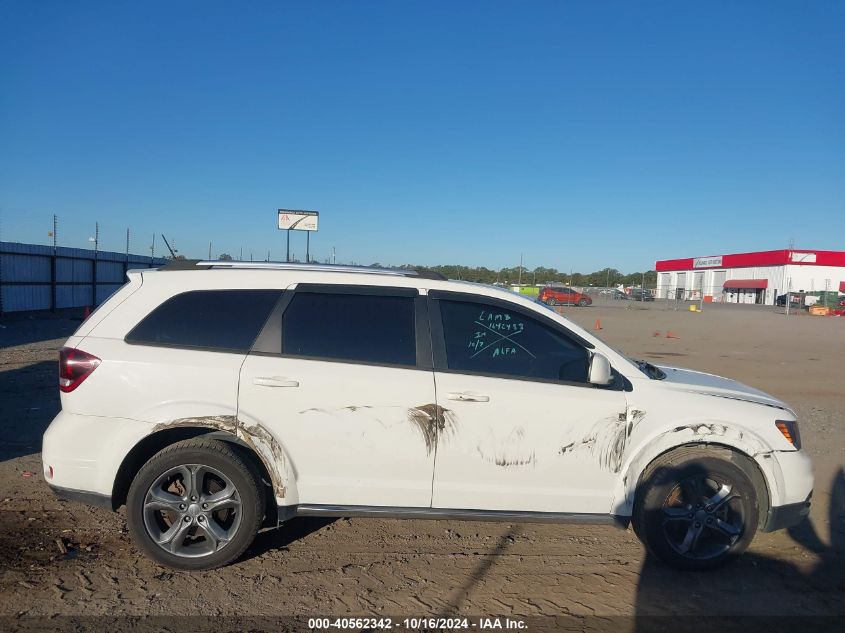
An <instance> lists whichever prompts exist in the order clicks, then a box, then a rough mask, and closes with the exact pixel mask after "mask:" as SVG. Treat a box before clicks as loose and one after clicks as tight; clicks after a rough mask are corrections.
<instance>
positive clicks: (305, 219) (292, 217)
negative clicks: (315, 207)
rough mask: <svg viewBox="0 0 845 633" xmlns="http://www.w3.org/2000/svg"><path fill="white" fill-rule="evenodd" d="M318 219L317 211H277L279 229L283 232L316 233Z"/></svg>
mask: <svg viewBox="0 0 845 633" xmlns="http://www.w3.org/2000/svg"><path fill="white" fill-rule="evenodd" d="M319 219H320V214H319V213H318V212H317V211H297V210H294V209H279V229H281V230H284V231H316V230H317V222H318V220H319Z"/></svg>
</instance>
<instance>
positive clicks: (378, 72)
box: [0, 0, 845, 272]
mask: <svg viewBox="0 0 845 633" xmlns="http://www.w3.org/2000/svg"><path fill="white" fill-rule="evenodd" d="M843 24H845V3H843V2H838V1H833V2H798V1H797V0H796V1H795V2H769V1H767V2H711V3H692V2H688V3H679V2H639V3H633V2H592V1H586V0H585V1H583V2H466V1H462V2H432V1H427V2H419V3H412V2H395V1H390V2H376V1H367V2H347V1H344V2H297V3H281V2H267V3H260V2H252V3H234V2H209V1H204V2H144V3H138V2H108V3H107V2H63V1H61V2H60V1H53V2H49V1H45V2H31V1H29V0H19V1H9V0H0V233H2V235H1V236H0V237H2V239H3V240H11V241H22V242H40V243H48V242H49V241H50V238H49V237H48V236H47V232H48V231H49V230H50V228H51V224H52V214H53V213H56V214H57V215H58V216H59V242H60V244H63V245H67V246H85V245H86V244H87V238H88V236H90V235H92V234H93V230H94V228H93V227H94V223H95V221H99V222H100V223H101V248H103V249H104V250H109V249H114V250H122V248H123V243H124V239H125V231H126V228H127V227H129V228H130V229H131V230H132V234H133V237H132V250H133V251H134V252H142V253H144V252H149V250H148V249H149V244H150V240H151V236H152V234H153V233H159V234H160V233H164V234H165V235H166V236H167V237H168V238H169V239H170V238H172V240H173V241H175V243H176V246H177V248H178V249H179V250H180V252H182V253H184V254H186V255H187V256H194V257H205V256H206V255H207V251H208V243H209V241H211V242H212V243H213V251H214V254H215V255H216V254H218V253H220V252H224V251H225V252H229V253H232V254H234V255H237V254H238V253H239V251H240V248H241V247H243V248H244V255H245V257H248V256H249V253H250V252H252V253H253V255H254V257H255V258H256V259H259V258H260V259H263V258H265V257H266V256H267V251H268V250H269V251H270V253H271V257H272V258H273V259H279V258H281V257H283V256H284V233H282V232H279V231H278V230H277V229H276V228H275V222H276V209H277V208H279V207H286V208H295V209H296V208H304V209H316V210H319V211H320V213H321V229H320V231H319V232H318V233H316V234H314V235H313V236H312V237H313V239H312V242H311V243H312V253H313V254H314V255H315V256H316V257H318V258H320V259H323V258H325V257H327V256H329V254H330V252H331V248H332V247H333V246H334V247H336V249H337V257H338V261H356V262H359V263H371V262H381V263H389V264H400V263H406V262H413V263H421V264H436V263H458V264H467V265H486V266H489V267H492V268H496V267H502V266H513V265H516V264H517V263H518V262H519V256H520V253H521V252H522V253H524V258H525V264H526V265H527V266H529V267H534V266H537V265H545V266H554V267H556V268H559V269H561V270H569V269H570V268H572V269H575V270H581V271H584V272H587V271H590V270H594V269H599V268H602V267H604V266H613V267H616V268H619V269H621V270H623V271H626V272H629V271H634V270H640V269H643V268H649V267H651V266H653V264H654V260H655V259H659V258H669V257H682V256H693V255H709V254H721V253H725V252H736V251H743V250H757V249H760V250H766V249H771V248H782V247H785V246H786V245H787V243H788V242H789V240H790V239H794V240H795V244H796V245H797V246H798V247H804V248H819V249H842V248H845V117H843V112H845V61H843V60H845V37H843ZM157 245H158V252H161V240H160V238H157ZM304 248H305V238H304V235H301V234H300V235H294V236H293V238H292V250H293V251H294V252H295V253H296V254H297V255H298V256H300V257H301V256H302V255H303V254H304Z"/></svg>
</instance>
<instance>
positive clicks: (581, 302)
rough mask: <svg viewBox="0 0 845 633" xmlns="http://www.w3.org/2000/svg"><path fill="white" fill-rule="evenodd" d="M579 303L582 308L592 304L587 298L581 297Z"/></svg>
mask: <svg viewBox="0 0 845 633" xmlns="http://www.w3.org/2000/svg"><path fill="white" fill-rule="evenodd" d="M578 305H579V306H581V307H582V308H586V307H587V306H588V305H590V304H589V302H588V301H587V300H586V299H581V300H580V301H579V302H578Z"/></svg>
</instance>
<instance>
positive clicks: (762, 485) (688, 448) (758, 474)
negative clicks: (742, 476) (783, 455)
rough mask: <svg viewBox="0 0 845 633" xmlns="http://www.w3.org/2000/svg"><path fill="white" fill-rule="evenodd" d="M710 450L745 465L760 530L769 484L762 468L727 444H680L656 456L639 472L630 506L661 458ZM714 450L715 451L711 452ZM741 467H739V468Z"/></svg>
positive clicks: (766, 513)
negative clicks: (758, 512) (756, 509)
mask: <svg viewBox="0 0 845 633" xmlns="http://www.w3.org/2000/svg"><path fill="white" fill-rule="evenodd" d="M707 449H710V451H711V452H710V454H711V455H713V454H714V453H715V451H718V450H721V451H724V452H725V453H727V456H726V457H727V458H728V459H729V461H732V462H733V461H735V460H740V461H742V462H744V463H745V464H747V467H746V468H742V470H743V471H744V472H747V473H748V475H749V476H750V478H751V483H752V485H753V486H754V492H755V494H756V495H757V504H758V506H759V508H760V514H759V517H758V528H762V527H763V525H765V523H766V520H767V519H768V516H769V509H770V508H771V498H772V496H771V491H770V490H769V484H768V482H767V481H766V476H765V474H764V473H763V470H762V468H761V467H760V465H759V464H758V463H757V460H755V459H754V458H753V457H752V456H751V455H748V454H747V453H745V452H743V451H741V450H739V449H737V448H736V447H735V446H731V445H729V444H721V443H718V442H691V443H688V444H681V445H679V446H674V447H672V448H669V449H667V450H665V451H663V452H662V453H660V454H659V455H656V456H655V457H654V458H653V459H652V460H651V461H649V463H648V464H647V465H646V467H645V468H644V469H643V470H642V471H641V472H640V474H639V477H638V478H637V481H636V483H635V485H634V491H633V498H632V499H631V504H632V506H633V504H635V503H636V502H637V500H638V499H639V498H640V496H641V494H642V492H643V490H644V489H645V485H646V484H647V483H648V481H649V479H650V478H651V476H652V474H653V470H654V469H653V467H654V465H655V464H656V463H657V462H658V461H661V460H662V458H663V457H665V456H666V455H669V454H674V453H681V452H689V453H692V454H694V453H695V452H697V451H704V450H707ZM713 449H715V451H714V450H713ZM740 467H741V466H740Z"/></svg>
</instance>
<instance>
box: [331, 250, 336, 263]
mask: <svg viewBox="0 0 845 633" xmlns="http://www.w3.org/2000/svg"><path fill="white" fill-rule="evenodd" d="M335 263H337V257H336V254H335V250H334V246H332V264H335Z"/></svg>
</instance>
